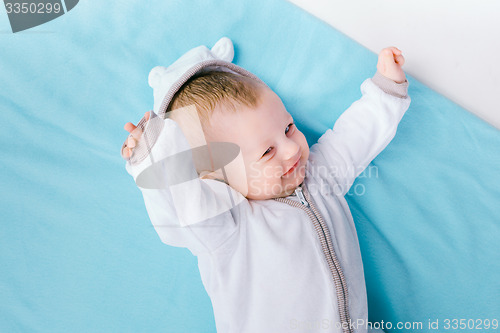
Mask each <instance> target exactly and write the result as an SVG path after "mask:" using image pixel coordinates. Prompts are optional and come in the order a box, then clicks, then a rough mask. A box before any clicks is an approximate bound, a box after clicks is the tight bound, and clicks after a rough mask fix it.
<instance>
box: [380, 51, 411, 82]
mask: <svg viewBox="0 0 500 333" xmlns="http://www.w3.org/2000/svg"><path fill="white" fill-rule="evenodd" d="M404 63H405V58H404V57H403V55H402V52H401V51H400V50H399V49H398V48H396V47H388V48H385V49H383V50H382V51H380V54H379V55H378V63H377V70H378V71H379V72H380V74H382V75H383V76H385V77H386V78H388V79H391V80H392V81H394V82H396V83H403V82H405V81H406V76H405V72H403V70H402V69H401V67H402V66H403V65H404Z"/></svg>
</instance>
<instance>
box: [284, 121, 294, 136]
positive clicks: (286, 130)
mask: <svg viewBox="0 0 500 333" xmlns="http://www.w3.org/2000/svg"><path fill="white" fill-rule="evenodd" d="M292 126H293V123H291V124H288V126H287V127H286V129H285V134H287V133H288V131H289V130H291V129H292Z"/></svg>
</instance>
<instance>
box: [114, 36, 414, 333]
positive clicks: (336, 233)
mask: <svg viewBox="0 0 500 333" xmlns="http://www.w3.org/2000/svg"><path fill="white" fill-rule="evenodd" d="M232 58H233V46H232V43H231V41H230V40H229V39H227V38H222V39H221V40H219V41H218V42H217V43H216V45H215V46H214V47H213V48H212V49H211V50H209V49H208V48H206V47H204V46H200V47H198V48H195V49H193V50H191V51H189V52H187V53H186V54H185V55H183V56H182V57H181V58H180V59H178V60H177V61H176V62H175V63H174V64H172V65H171V66H169V67H168V68H165V67H156V68H154V69H153V70H152V71H151V73H150V75H149V84H150V85H151V87H153V89H154V96H155V107H154V112H149V113H146V115H145V117H144V118H143V119H142V120H141V122H139V124H138V126H137V128H136V126H134V125H133V124H131V123H127V124H126V125H125V129H126V130H127V131H129V132H130V133H131V134H130V136H129V138H128V139H127V140H126V142H125V143H124V146H123V148H122V156H123V157H124V158H125V159H127V164H126V168H127V171H128V172H129V173H130V174H131V175H132V176H133V177H134V180H135V181H136V183H137V185H138V186H139V188H140V189H141V191H142V194H143V196H144V200H145V204H146V208H147V211H148V214H149V217H150V219H151V221H152V223H153V225H154V227H155V229H156V231H157V232H158V234H159V236H160V238H161V240H162V241H163V242H164V243H166V244H169V245H173V246H182V247H187V248H188V249H189V250H190V251H191V252H192V253H193V254H194V255H196V256H197V257H198V265H199V269H200V274H201V277H202V281H203V284H204V286H205V289H206V290H207V293H208V295H209V296H210V298H211V300H212V305H213V309H214V315H215V321H216V326H217V331H218V332H219V333H229V332H231V333H233V332H234V333H244V332H250V333H264V332H273V333H274V332H278V333H280V332H367V331H371V328H370V324H369V323H368V321H367V320H368V319H367V318H368V315H367V300H366V290H365V282H364V274H363V266H362V261H361V253H360V250H359V245H358V239H357V235H356V230H355V226H354V223H353V220H352V216H351V214H350V211H349V207H348V205H347V203H346V201H345V199H344V195H345V194H346V193H347V191H348V190H349V188H350V186H351V185H352V184H353V182H354V180H355V178H356V177H357V176H358V175H359V174H360V173H361V172H362V171H363V170H364V169H365V168H366V167H367V166H368V164H369V163H370V162H371V160H372V159H373V158H375V156H377V155H378V154H379V153H380V152H381V151H382V150H383V149H384V148H385V147H386V146H387V144H388V143H389V142H390V141H391V140H392V138H393V137H394V135H395V133H396V129H397V126H398V123H399V121H400V120H401V118H402V116H403V115H404V113H405V111H406V110H407V108H408V107H409V104H410V98H409V97H408V95H407V87H408V82H407V81H406V77H405V74H404V72H403V70H402V69H401V66H402V65H403V63H404V58H403V56H402V54H401V51H400V50H398V49H397V48H394V47H391V48H386V49H384V50H382V52H381V53H380V55H379V60H378V65H377V69H378V71H377V73H376V74H375V75H374V77H373V78H371V79H367V80H366V81H365V82H363V84H362V86H361V91H362V94H363V95H362V97H361V99H360V100H358V101H356V102H355V103H353V104H352V105H351V107H349V109H348V110H346V111H345V112H344V113H343V114H342V115H341V116H340V118H339V119H338V120H337V122H336V123H335V126H334V127H333V129H329V130H327V131H326V132H325V133H324V134H323V135H322V136H321V138H320V139H319V141H318V143H316V144H315V145H313V146H312V147H311V148H309V146H308V144H307V141H306V139H305V137H304V135H303V134H302V133H301V132H300V130H299V129H298V127H297V125H296V124H295V123H294V121H293V118H292V116H291V115H290V114H289V113H288V112H287V110H286V108H285V106H284V105H283V103H282V101H281V100H280V98H279V97H278V96H277V95H276V94H275V93H274V92H273V91H272V90H271V89H270V88H269V87H268V86H266V85H265V84H264V83H263V82H262V81H260V80H259V79H258V78H257V77H256V76H254V75H253V74H251V73H250V72H248V71H246V70H244V69H242V68H241V67H238V66H236V65H234V64H232V63H231V61H232Z"/></svg>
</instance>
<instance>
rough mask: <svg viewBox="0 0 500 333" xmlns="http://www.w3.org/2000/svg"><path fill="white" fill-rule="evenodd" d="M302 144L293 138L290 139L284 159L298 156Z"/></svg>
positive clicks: (284, 152) (284, 151)
mask: <svg viewBox="0 0 500 333" xmlns="http://www.w3.org/2000/svg"><path fill="white" fill-rule="evenodd" d="M299 149H300V146H299V145H298V144H297V143H296V142H295V141H293V140H288V141H287V143H286V145H285V147H284V149H283V159H284V160H289V159H292V158H296V156H297V153H298V152H299Z"/></svg>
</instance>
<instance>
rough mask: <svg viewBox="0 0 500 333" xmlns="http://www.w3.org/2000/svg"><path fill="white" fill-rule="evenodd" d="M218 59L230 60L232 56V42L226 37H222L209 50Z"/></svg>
mask: <svg viewBox="0 0 500 333" xmlns="http://www.w3.org/2000/svg"><path fill="white" fill-rule="evenodd" d="M210 51H212V53H213V54H214V55H215V56H216V57H217V58H219V59H221V60H224V61H227V62H232V61H233V57H234V47H233V42H231V40H230V39H229V38H227V37H222V38H221V39H219V41H218V42H217V43H215V45H214V47H212V49H211V50H210Z"/></svg>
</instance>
